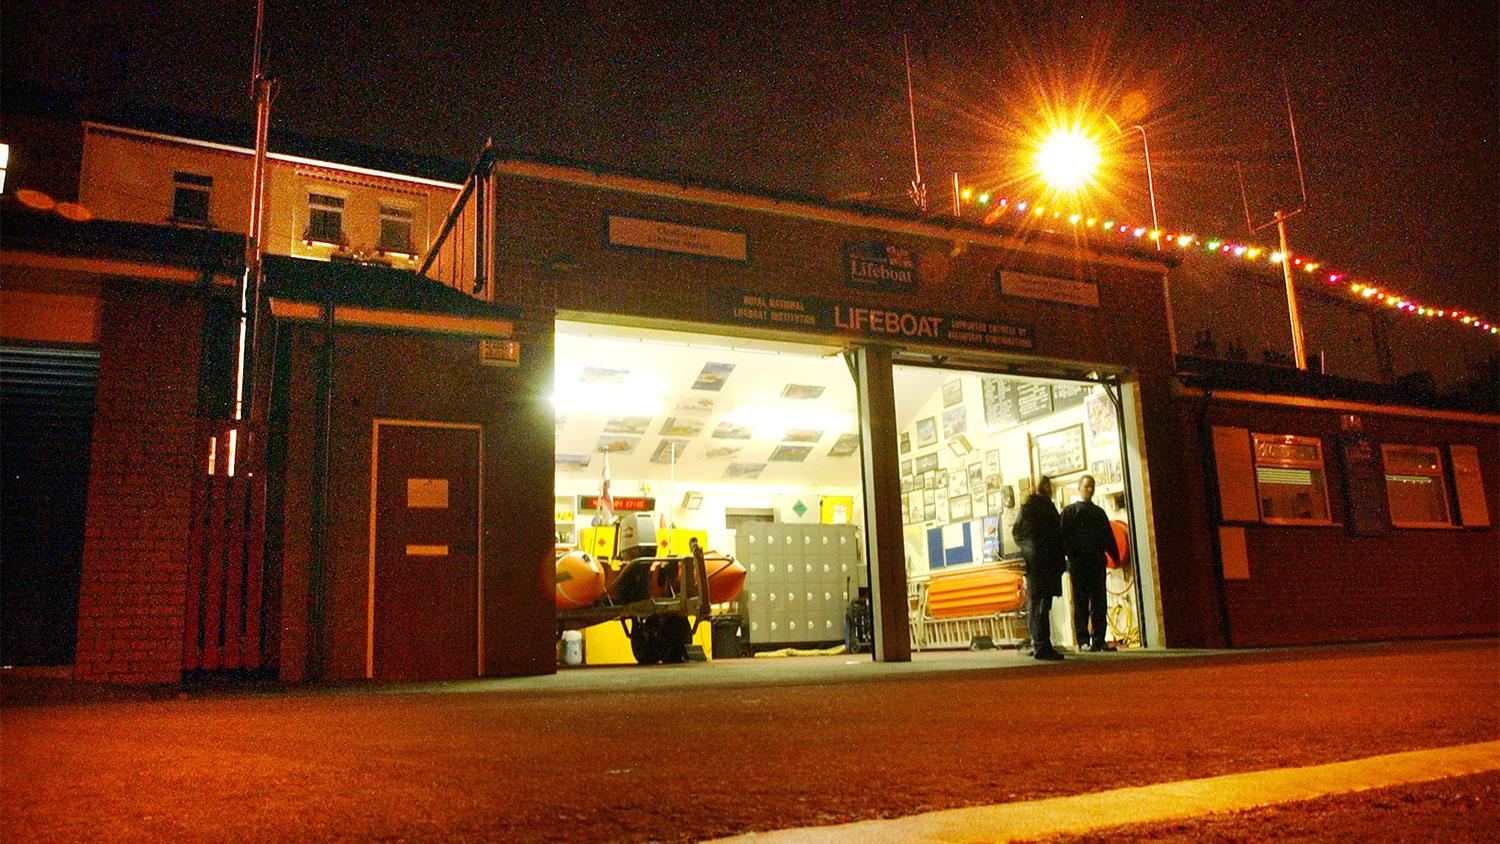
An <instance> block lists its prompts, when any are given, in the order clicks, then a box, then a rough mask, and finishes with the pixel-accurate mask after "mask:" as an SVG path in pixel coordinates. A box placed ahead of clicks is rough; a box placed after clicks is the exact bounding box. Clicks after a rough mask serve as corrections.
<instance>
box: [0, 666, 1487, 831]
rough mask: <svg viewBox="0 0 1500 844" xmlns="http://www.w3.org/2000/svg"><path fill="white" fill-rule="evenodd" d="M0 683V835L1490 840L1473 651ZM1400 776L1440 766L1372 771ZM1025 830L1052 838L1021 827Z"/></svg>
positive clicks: (1482, 701)
mask: <svg viewBox="0 0 1500 844" xmlns="http://www.w3.org/2000/svg"><path fill="white" fill-rule="evenodd" d="M0 693H3V700H4V703H5V706H4V709H3V710H0V840H3V841H5V842H7V844H9V842H16V841H45V842H53V841H56V842H69V843H70V844H71V842H74V841H78V840H89V841H94V840H103V841H161V840H174V841H373V840H380V841H518V842H529V841H537V842H577V844H590V842H613V841H630V842H636V841H642V842H644V841H682V842H686V841H704V840H712V839H727V840H745V841H760V840H765V841H782V840H787V841H792V840H796V841H856V840H858V841H867V840H882V839H881V838H880V837H878V836H881V835H884V836H886V837H885V838H884V839H883V840H892V841H895V840H901V841H911V840H915V841H952V842H959V841H975V842H978V841H1005V840H1048V841H1069V842H1072V841H1080V842H1081V841H1089V842H1092V841H1096V840H1097V841H1116V840H1118V841H1126V840H1135V839H1136V838H1143V839H1149V840H1161V841H1177V840H1182V841H1196V840H1216V839H1214V838H1213V836H1214V835H1221V839H1217V840H1226V841H1228V840H1234V841H1258V840H1273V839H1276V835H1275V832H1276V831H1277V829H1278V828H1280V827H1279V826H1278V825H1281V826H1285V827H1286V828H1298V829H1301V828H1309V829H1314V830H1316V831H1315V832H1314V833H1312V836H1313V837H1304V838H1301V839H1295V840H1309V841H1313V840H1327V838H1325V837H1320V836H1328V837H1332V836H1334V835H1337V836H1338V837H1339V838H1340V839H1341V840H1349V841H1360V840H1368V841H1384V840H1390V841H1396V840H1495V838H1494V837H1493V836H1488V835H1487V837H1474V836H1476V835H1480V834H1481V833H1479V832H1476V831H1477V830H1493V829H1497V828H1500V822H1492V821H1500V788H1497V784H1500V776H1497V775H1496V772H1495V755H1496V751H1495V742H1497V741H1500V648H1497V643H1496V641H1495V640H1493V639H1483V640H1474V641H1441V642H1404V643H1383V644H1373V645H1354V646H1340V647H1323V648H1295V649H1276V650H1264V651H1231V652H1200V651H1146V652H1129V653H1119V654H1081V655H1070V656H1069V658H1068V659H1067V660H1066V661H1065V662H1063V663H1060V664H1044V663H1040V662H1037V661H1035V660H1031V659H1029V658H1026V657H1024V656H1021V655H1018V654H1015V653H1014V652H1013V651H987V652H936V653H919V654H917V655H915V657H914V659H913V660H912V662H910V663H875V662H872V661H870V660H869V659H868V657H863V656H824V657H803V658H787V659H777V660H765V659H753V660H724V661H718V662H715V663H709V664H689V665H678V666H654V667H651V668H578V669H567V670H563V671H561V672H559V673H558V674H557V675H552V676H544V677H534V678H515V679H504V680H478V681H470V682H460V683H440V684H403V685H395V684H387V685H376V684H367V683H354V684H339V685H328V686H304V687H297V688H283V687H278V686H274V685H259V686H244V685H229V686H219V685H201V686H191V687H186V686H185V687H160V688H156V689H144V690H141V689H137V690H119V689H108V688H94V687H81V686H78V685H76V684H71V683H69V682H68V681H67V680H66V678H65V677H59V676H52V677H46V676H42V677H37V676H22V675H19V674H17V673H16V672H6V673H5V674H4V675H0ZM1408 754H1417V755H1415V756H1411V755H1408ZM1362 760H1363V761H1362ZM1398 763H1399V765H1408V764H1411V765H1415V766H1416V767H1417V768H1420V769H1422V770H1426V771H1427V772H1428V774H1432V772H1434V771H1435V772H1437V776H1438V778H1437V779H1432V778H1427V779H1423V776H1426V775H1423V776H1416V775H1412V774H1409V773H1406V774H1400V775H1399V776H1395V777H1394V778H1391V776H1390V774H1389V772H1391V771H1395V770H1398ZM1340 766H1344V767H1340ZM1351 766H1352V767H1351ZM1422 766H1426V767H1425V768H1423V767H1422ZM1400 770H1404V768H1401V769H1400ZM1361 771H1363V773H1359V772H1361ZM1340 772H1343V773H1340ZM1351 772H1353V773H1351ZM1381 776H1385V777H1386V778H1385V779H1380V777H1381ZM1289 783H1290V785H1289ZM1298 783H1300V785H1299V784H1298ZM1277 789H1281V791H1278V790H1277ZM1299 789H1300V790H1299ZM1237 794H1238V795H1241V797H1240V798H1236V797H1235V795H1237ZM1273 794H1285V795H1289V796H1284V797H1276V798H1275V799H1274V800H1270V802H1267V799H1265V798H1267V797H1268V796H1269V795H1273ZM1192 795H1198V796H1197V797H1193V796H1192ZM1244 795H1249V796H1250V797H1251V798H1254V799H1248V800H1247V799H1244V798H1243V796H1244ZM1200 798H1201V800H1204V801H1209V800H1217V801H1220V802H1217V803H1209V802H1195V801H1198V800H1199V799H1200ZM1237 800H1238V802H1236V801H1237ZM1288 801H1290V802H1288ZM1088 806H1092V807H1093V808H1092V809H1088V810H1087V811H1085V807H1088ZM1152 806H1155V807H1157V808H1156V809H1151V808H1150V807H1152ZM1048 807H1051V808H1050V809H1049V808H1048ZM1299 807H1300V808H1299ZM1046 817H1052V818H1054V819H1058V818H1060V819H1063V820H1064V821H1065V822H1066V823H1062V824H1054V825H1052V826H1047V825H1045V824H1042V825H1040V826H1025V825H1024V824H1023V822H1022V820H1021V819H1022V818H1032V819H1036V818H1046ZM1081 817H1084V818H1094V819H1095V820H1094V821H1091V822H1090V825H1085V826H1082V827H1081V826H1079V825H1078V818H1081ZM1265 818H1270V820H1269V821H1267V820H1265ZM1334 818H1336V819H1337V821H1334V820H1331V819H1334ZM1026 823H1041V821H1036V820H1032V821H1026ZM862 824H863V825H862ZM1235 824H1240V826H1235ZM1319 824H1323V825H1324V826H1319ZM848 830H855V832H854V833H852V835H853V837H848V835H849V834H850V833H848V832H847V831H848ZM1184 830H1186V831H1184ZM1216 830H1217V831H1216ZM1225 830H1227V831H1225ZM1402 830H1406V832H1402ZM1362 831H1363V832H1364V833H1367V834H1366V835H1364V836H1363V837H1361V834H1360V833H1361V832H1362ZM1413 831H1414V832H1413ZM1200 833H1201V837H1200ZM840 835H843V836H845V837H838V836H840ZM919 835H925V836H928V837H926V838H922V837H918V836H919ZM1401 835H1407V836H1408V837H1406V838H1402V837H1399V836H1401ZM1411 835H1415V837H1411ZM736 836H741V838H740V839H736V838H735V837H736ZM757 836H758V837H757ZM768 836H791V837H783V838H775V837H768ZM798 836H801V837H798ZM962 836H967V837H962ZM1018 836H1019V837H1018ZM1080 836H1081V837H1080ZM1111 836H1113V837H1111ZM1381 836H1387V837H1385V838H1382V837H1381ZM1389 836H1397V837H1389ZM1434 836H1436V837H1434Z"/></svg>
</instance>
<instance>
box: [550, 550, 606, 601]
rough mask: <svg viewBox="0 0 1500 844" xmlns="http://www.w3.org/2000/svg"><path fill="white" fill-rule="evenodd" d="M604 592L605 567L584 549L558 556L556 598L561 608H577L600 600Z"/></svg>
mask: <svg viewBox="0 0 1500 844" xmlns="http://www.w3.org/2000/svg"><path fill="white" fill-rule="evenodd" d="M603 594H604V568H603V567H602V566H600V565H599V563H598V561H596V560H594V559H593V558H591V557H590V556H589V555H587V554H585V553H583V552H582V551H572V552H569V553H567V554H564V555H562V556H561V557H558V558H557V586H556V592H555V594H554V600H555V601H556V603H557V608H558V609H560V610H576V609H578V608H579V607H586V606H588V605H589V604H592V603H593V602H595V601H597V600H599V596H600V595H603Z"/></svg>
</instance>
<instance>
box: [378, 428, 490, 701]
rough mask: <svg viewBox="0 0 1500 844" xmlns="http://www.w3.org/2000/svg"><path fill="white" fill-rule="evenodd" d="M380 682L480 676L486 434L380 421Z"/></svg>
mask: <svg viewBox="0 0 1500 844" xmlns="http://www.w3.org/2000/svg"><path fill="white" fill-rule="evenodd" d="M375 437H376V453H375V500H374V502H373V506H374V513H373V524H372V526H371V527H372V530H374V533H375V542H374V556H373V559H372V561H371V563H372V566H373V569H372V583H373V589H374V591H373V600H372V602H371V603H372V612H371V624H372V627H373V629H372V631H371V640H370V659H369V663H370V668H371V675H372V676H374V677H376V678H379V679H383V680H442V679H456V678H463V677H473V676H476V675H477V674H478V673H479V641H480V630H479V624H480V621H479V512H480V506H481V504H480V490H481V488H480V482H479V477H480V475H479V471H480V465H481V461H480V451H481V448H482V443H483V440H482V438H481V435H480V431H479V429H478V428H460V427H447V426H436V425H419V424H404V423H389V422H386V423H377V427H376V430H375Z"/></svg>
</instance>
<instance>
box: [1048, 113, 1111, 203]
mask: <svg viewBox="0 0 1500 844" xmlns="http://www.w3.org/2000/svg"><path fill="white" fill-rule="evenodd" d="M1099 162H1100V156H1099V145H1098V144H1096V143H1095V142H1094V139H1093V138H1091V137H1089V136H1088V135H1085V134H1083V133H1082V132H1080V131H1078V130H1077V129H1064V128H1062V127H1058V128H1056V129H1053V130H1052V131H1051V132H1050V133H1048V134H1047V136H1046V137H1045V138H1043V139H1042V142H1041V143H1040V144H1038V145H1037V149H1036V157H1035V159H1034V161H1033V165H1034V166H1035V167H1036V172H1037V175H1039V176H1041V177H1042V181H1044V182H1046V183H1047V185H1048V186H1049V187H1051V188H1052V189H1053V190H1058V191H1067V192H1074V191H1077V190H1079V189H1081V188H1083V187H1085V186H1086V185H1088V184H1089V183H1090V182H1092V181H1093V178H1094V173H1096V172H1097V171H1098V170H1099Z"/></svg>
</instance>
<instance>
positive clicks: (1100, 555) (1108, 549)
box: [1062, 475, 1119, 651]
mask: <svg viewBox="0 0 1500 844" xmlns="http://www.w3.org/2000/svg"><path fill="white" fill-rule="evenodd" d="M1078 493H1079V495H1081V496H1083V500H1082V501H1074V502H1073V503H1072V504H1069V505H1068V506H1066V507H1064V508H1063V511H1062V536H1063V548H1064V550H1066V551H1067V553H1068V579H1069V580H1071V581H1072V583H1073V637H1074V639H1075V640H1076V641H1077V643H1078V649H1079V650H1083V649H1084V648H1088V649H1089V650H1091V651H1112V650H1114V647H1113V646H1112V645H1110V644H1109V642H1108V639H1107V634H1108V633H1109V628H1108V626H1107V625H1106V623H1105V609H1106V608H1105V600H1106V599H1105V594H1104V578H1105V575H1106V574H1108V567H1107V565H1106V562H1105V558H1106V557H1115V556H1117V555H1118V554H1119V551H1118V550H1117V549H1116V548H1115V532H1114V529H1113V528H1111V527H1110V526H1109V516H1107V515H1105V514H1104V510H1103V509H1101V508H1100V507H1099V505H1097V504H1095V503H1094V476H1093V475H1084V476H1083V479H1082V480H1080V481H1079V482H1078Z"/></svg>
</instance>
